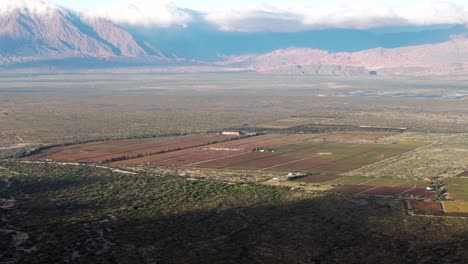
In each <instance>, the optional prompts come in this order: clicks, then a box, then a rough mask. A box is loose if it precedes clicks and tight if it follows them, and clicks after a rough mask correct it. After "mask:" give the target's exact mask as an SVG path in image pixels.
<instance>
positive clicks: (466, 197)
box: [444, 178, 468, 201]
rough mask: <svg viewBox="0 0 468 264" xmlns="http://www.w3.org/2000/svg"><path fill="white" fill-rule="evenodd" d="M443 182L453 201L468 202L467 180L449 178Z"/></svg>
mask: <svg viewBox="0 0 468 264" xmlns="http://www.w3.org/2000/svg"><path fill="white" fill-rule="evenodd" d="M444 182H445V183H446V184H447V189H448V192H449V194H450V196H451V197H452V198H453V199H455V200H462V201H468V178H450V179H446V180H444Z"/></svg>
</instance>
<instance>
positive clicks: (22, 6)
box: [0, 0, 61, 15]
mask: <svg viewBox="0 0 468 264" xmlns="http://www.w3.org/2000/svg"><path fill="white" fill-rule="evenodd" d="M59 9H61V8H60V7H58V6H57V5H55V4H51V3H46V2H42V1H37V0H0V15H8V14H11V13H13V12H16V11H19V12H21V13H23V14H28V15H50V14H52V13H53V12H55V11H57V10H59Z"/></svg>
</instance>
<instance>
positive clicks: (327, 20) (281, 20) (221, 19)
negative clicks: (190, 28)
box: [205, 2, 468, 31]
mask: <svg viewBox="0 0 468 264" xmlns="http://www.w3.org/2000/svg"><path fill="white" fill-rule="evenodd" d="M205 19H206V20H207V21H209V22H210V23H213V24H215V25H216V26H218V28H220V29H221V30H225V31H263V30H268V31H284V30H288V31H299V30H304V29H316V28H330V27H334V28H353V29H369V28H377V27H382V26H405V25H414V26H422V25H436V24H468V4H467V5H457V4H454V3H450V2H435V3H426V4H419V5H406V6H404V7H403V6H391V5H383V4H379V5H377V4H368V3H350V2H346V3H344V4H334V5H329V6H324V7H315V8H308V7H293V8H275V7H271V6H255V7H250V8H243V9H237V10H211V11H208V12H207V13H206V15H205Z"/></svg>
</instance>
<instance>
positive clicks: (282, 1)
mask: <svg viewBox="0 0 468 264" xmlns="http://www.w3.org/2000/svg"><path fill="white" fill-rule="evenodd" d="M49 1H50V2H55V3H57V4H60V5H63V6H66V7H74V8H80V9H82V8H95V7H103V6H110V5H115V4H117V3H131V2H133V1H132V0H80V1H77V0H49ZM135 1H138V0H135ZM140 1H141V0H140ZM145 1H151V0H145ZM152 1H153V2H157V1H161V0H152ZM173 2H174V3H176V4H177V5H178V6H180V7H185V8H192V9H206V8H210V7H212V8H236V7H242V6H252V5H256V4H269V5H275V6H297V5H304V6H308V7H315V6H323V5H330V4H334V3H352V2H359V3H369V4H386V5H398V6H404V5H414V4H421V3H428V2H450V3H456V4H466V3H467V2H468V0H447V1H428V0H361V1H343V0H328V1H323V0H268V1H265V0H234V1H231V0H174V1H173Z"/></svg>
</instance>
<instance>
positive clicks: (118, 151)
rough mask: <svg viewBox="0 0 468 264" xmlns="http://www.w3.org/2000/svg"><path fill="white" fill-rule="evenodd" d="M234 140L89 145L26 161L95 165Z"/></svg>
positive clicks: (197, 138)
mask: <svg viewBox="0 0 468 264" xmlns="http://www.w3.org/2000/svg"><path fill="white" fill-rule="evenodd" d="M235 139H238V138H236V137H229V136H221V135H192V136H180V137H161V138H150V139H132V140H118V141H109V142H92V143H85V144H79V145H73V146H63V147H55V148H50V149H47V150H44V151H42V152H40V153H38V154H35V155H32V156H30V157H28V158H29V159H41V160H53V161H61V162H95V163H98V162H106V161H112V160H119V159H120V160H121V159H131V158H136V157H141V156H149V155H156V154H161V153H165V152H171V151H177V150H181V149H186V148H193V147H196V146H202V145H209V144H214V143H217V142H223V141H231V140H235Z"/></svg>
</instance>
